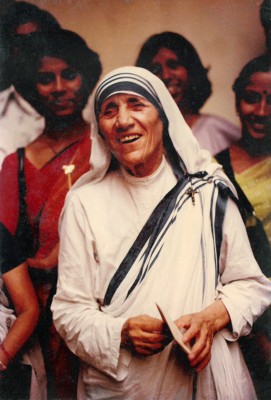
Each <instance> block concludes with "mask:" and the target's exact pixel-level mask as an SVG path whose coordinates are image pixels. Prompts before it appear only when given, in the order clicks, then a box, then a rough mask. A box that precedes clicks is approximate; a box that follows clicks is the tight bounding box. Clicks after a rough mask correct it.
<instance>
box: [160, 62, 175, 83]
mask: <svg viewBox="0 0 271 400" xmlns="http://www.w3.org/2000/svg"><path fill="white" fill-rule="evenodd" d="M171 76H172V72H171V70H170V68H169V67H168V66H166V65H164V66H163V67H162V71H161V79H162V80H163V81H167V80H168V79H170V78H171Z"/></svg>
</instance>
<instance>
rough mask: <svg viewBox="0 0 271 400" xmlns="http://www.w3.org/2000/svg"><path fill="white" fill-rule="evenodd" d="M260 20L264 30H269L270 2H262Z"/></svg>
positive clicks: (270, 22)
mask: <svg viewBox="0 0 271 400" xmlns="http://www.w3.org/2000/svg"><path fill="white" fill-rule="evenodd" d="M260 19H261V23H262V26H263V27H264V30H265V31H266V30H268V29H271V0H264V1H263V2H262V4H261V7H260Z"/></svg>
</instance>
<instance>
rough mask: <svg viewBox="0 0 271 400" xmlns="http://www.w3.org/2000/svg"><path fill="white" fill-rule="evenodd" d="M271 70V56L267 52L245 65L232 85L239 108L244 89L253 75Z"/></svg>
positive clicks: (237, 107)
mask: <svg viewBox="0 0 271 400" xmlns="http://www.w3.org/2000/svg"><path fill="white" fill-rule="evenodd" d="M270 71H271V63H270V56H268V55H267V54H264V55H262V56H259V57H257V58H254V59H253V60H251V61H249V62H248V63H247V64H246V65H245V66H244V67H243V69H242V70H241V72H240V74H239V76H238V78H237V79H236V80H235V82H234V84H233V86H232V89H233V91H234V93H235V105H236V109H237V110H239V106H240V102H241V100H242V97H243V93H244V90H245V88H246V87H247V85H248V83H249V80H250V77H251V75H253V74H254V73H256V72H270Z"/></svg>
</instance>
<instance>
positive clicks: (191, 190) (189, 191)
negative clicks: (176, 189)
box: [185, 186, 198, 206]
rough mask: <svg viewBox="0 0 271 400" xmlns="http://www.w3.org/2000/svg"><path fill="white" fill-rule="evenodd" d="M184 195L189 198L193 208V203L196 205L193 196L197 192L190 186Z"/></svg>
mask: <svg viewBox="0 0 271 400" xmlns="http://www.w3.org/2000/svg"><path fill="white" fill-rule="evenodd" d="M185 193H186V194H188V196H190V197H191V200H192V204H193V206H194V205H195V203H196V202H195V194H196V193H198V191H197V190H194V189H193V187H192V186H190V188H189V189H187V191H186V192H185Z"/></svg>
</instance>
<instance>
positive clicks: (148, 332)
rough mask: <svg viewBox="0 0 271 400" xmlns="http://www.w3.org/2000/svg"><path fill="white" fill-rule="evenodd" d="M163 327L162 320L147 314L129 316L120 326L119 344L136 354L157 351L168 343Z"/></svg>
mask: <svg viewBox="0 0 271 400" xmlns="http://www.w3.org/2000/svg"><path fill="white" fill-rule="evenodd" d="M163 328H164V323H163V321H161V320H160V319H157V318H153V317H150V316H148V315H139V316H137V317H132V318H129V319H128V320H127V321H126V322H125V323H124V325H123V327H122V331H121V346H122V347H125V348H127V349H129V350H130V351H132V352H133V353H138V354H144V355H153V354H156V353H159V352H160V351H162V350H163V349H164V348H165V346H166V345H167V344H168V343H169V341H168V337H167V336H166V335H165V334H163Z"/></svg>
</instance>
